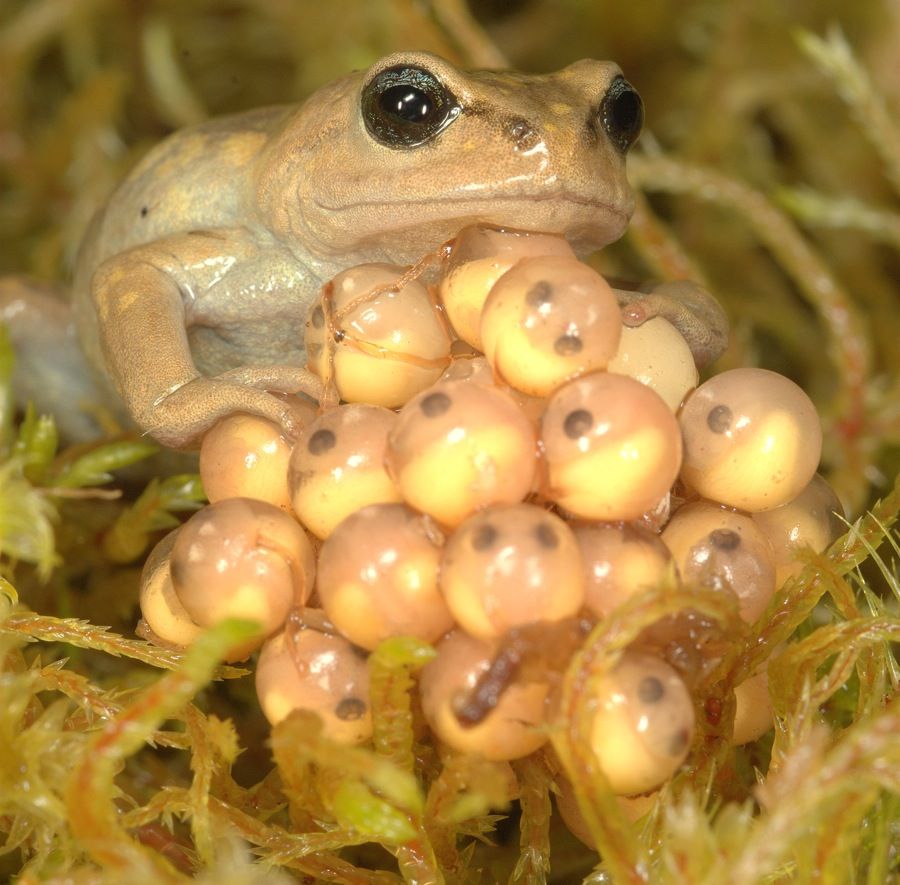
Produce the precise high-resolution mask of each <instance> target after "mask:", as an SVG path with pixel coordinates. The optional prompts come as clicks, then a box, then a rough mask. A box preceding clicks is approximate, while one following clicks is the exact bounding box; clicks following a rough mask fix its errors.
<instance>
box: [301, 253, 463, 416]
mask: <svg viewBox="0 0 900 885" xmlns="http://www.w3.org/2000/svg"><path fill="white" fill-rule="evenodd" d="M405 271H406V268H403V267H395V266H394V265H390V264H363V265H359V266H358V267H353V268H350V270H346V271H344V272H343V273H341V274H338V276H336V277H335V278H334V279H333V280H332V281H331V282H330V283H328V284H327V285H326V286H325V288H324V289H323V292H322V296H321V297H320V299H319V301H318V302H317V303H316V304H315V305H314V307H313V308H312V310H311V311H310V315H309V319H308V321H307V324H306V354H307V362H308V365H309V368H310V370H311V371H313V372H315V373H316V374H317V375H318V376H319V377H320V378H322V379H325V380H332V381H333V382H334V385H335V387H336V388H337V391H338V393H339V395H340V397H341V399H343V400H346V401H347V402H355V403H357V402H362V403H370V404H372V405H377V406H385V407H386V408H389V409H393V408H397V407H398V406H402V405H403V403H405V402H406V401H407V400H408V399H409V398H410V397H411V396H413V394H415V393H417V392H418V391H420V390H423V389H424V388H426V387H428V386H429V385H430V384H433V383H434V382H435V381H436V380H437V379H438V378H439V377H440V375H441V372H443V371H444V369H445V368H446V366H447V364H448V363H449V361H450V336H449V335H448V333H447V330H446V328H445V327H444V324H443V322H442V321H441V318H440V315H439V314H438V312H437V310H436V309H435V306H434V305H433V304H432V303H431V299H430V298H429V296H428V290H427V289H426V288H425V286H424V285H423V284H422V283H420V282H419V281H418V280H413V281H411V282H409V283H407V284H406V285H405V286H403V287H402V288H399V289H391V288H387V289H385V290H384V291H378V292H377V294H376V290H378V289H379V288H380V287H384V286H388V287H390V285H391V284H393V283H396V282H397V280H399V279H400V277H401V276H402V275H403V273H404V272H405Z"/></svg>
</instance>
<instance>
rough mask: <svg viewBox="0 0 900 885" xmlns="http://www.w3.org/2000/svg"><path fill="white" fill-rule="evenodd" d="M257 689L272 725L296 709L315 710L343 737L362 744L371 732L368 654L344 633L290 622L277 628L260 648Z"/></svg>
mask: <svg viewBox="0 0 900 885" xmlns="http://www.w3.org/2000/svg"><path fill="white" fill-rule="evenodd" d="M256 694H257V697H258V698H259V705H260V706H261V707H262V710H263V713H264V714H265V716H266V719H268V720H269V723H270V724H271V725H277V724H278V723H279V722H281V720H282V719H284V718H286V717H287V716H288V715H289V714H290V713H292V712H293V711H294V710H310V711H312V712H314V713H318V714H319V716H320V717H321V718H322V724H323V731H324V734H325V735H326V737H329V738H331V739H332V740H334V741H337V742H338V743H341V744H361V743H363V742H364V741H367V740H368V739H369V738H370V737H371V736H372V711H371V708H370V705H369V673H368V668H367V666H366V655H365V653H361V652H360V650H359V649H358V648H354V646H352V645H351V644H350V643H349V642H348V641H347V640H346V639H344V638H343V637H342V636H332V635H330V634H327V633H320V632H318V631H317V630H311V629H304V630H292V629H291V628H288V630H285V631H282V632H281V633H276V634H275V636H273V637H272V638H271V639H269V640H268V641H267V642H266V644H265V645H264V646H263V649H262V651H261V652H260V654H259V661H258V662H257V664H256Z"/></svg>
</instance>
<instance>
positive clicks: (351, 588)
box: [141, 227, 838, 795]
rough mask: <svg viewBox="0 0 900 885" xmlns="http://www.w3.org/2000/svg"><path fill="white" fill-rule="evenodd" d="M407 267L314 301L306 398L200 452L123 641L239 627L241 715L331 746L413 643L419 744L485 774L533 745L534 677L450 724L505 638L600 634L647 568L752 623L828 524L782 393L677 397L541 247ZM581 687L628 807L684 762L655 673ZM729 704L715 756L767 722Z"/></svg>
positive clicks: (620, 668)
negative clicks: (194, 483)
mask: <svg viewBox="0 0 900 885" xmlns="http://www.w3.org/2000/svg"><path fill="white" fill-rule="evenodd" d="M421 269H422V268H420V267H417V268H414V269H408V268H397V267H392V266H388V265H364V266H360V267H355V268H352V269H350V270H347V271H345V272H344V273H342V274H340V275H339V276H338V277H336V278H335V279H334V280H333V281H332V282H330V283H329V284H327V285H326V286H325V287H324V288H323V290H322V293H321V295H320V299H319V302H318V303H317V304H316V305H315V306H314V307H313V309H312V310H311V312H310V317H309V321H308V324H307V340H306V348H307V354H308V364H309V368H310V369H311V370H312V371H313V372H315V373H316V374H317V375H318V376H319V377H320V378H321V379H322V381H323V384H324V386H325V390H326V393H325V396H324V397H323V403H321V404H313V403H311V402H308V401H301V400H297V401H296V402H295V403H294V408H296V410H297V413H298V422H299V423H300V424H301V425H302V426H303V427H304V430H303V431H302V434H301V435H300V437H299V438H298V439H297V440H296V441H295V442H294V443H293V445H291V444H289V443H288V442H287V441H286V440H285V439H284V438H283V436H282V435H281V432H280V430H279V428H277V427H275V426H273V425H271V424H269V423H268V422H266V421H263V420H262V419H258V418H255V417H252V416H245V415H236V416H233V417H231V418H229V419H227V420H225V421H223V422H221V423H220V424H219V425H217V426H216V427H215V428H214V429H213V430H211V431H210V432H209V433H208V434H207V435H206V437H205V439H204V441H203V447H202V450H201V462H200V464H201V474H202V476H203V481H204V485H205V488H206V491H207V493H208V495H209V498H210V501H211V502H212V503H211V504H210V505H209V506H208V507H206V508H204V509H203V510H201V511H200V512H198V513H197V514H195V515H194V516H193V517H192V518H191V519H190V520H188V521H187V522H186V523H185V524H184V525H183V526H181V527H180V528H179V529H178V530H176V532H174V533H173V534H171V535H169V536H168V537H167V538H165V539H164V540H163V541H162V542H161V543H160V544H159V545H158V546H157V548H156V549H155V550H154V551H153V554H152V555H151V557H150V559H149V560H148V562H147V565H146V567H145V572H144V578H143V585H142V594H141V605H142V611H143V617H144V621H145V626H144V629H145V631H146V632H147V635H150V636H152V637H154V638H156V639H157V640H158V641H162V642H168V643H173V644H177V645H187V644H189V643H190V642H191V641H192V640H193V638H194V637H195V636H196V635H197V633H198V632H199V631H200V630H201V629H203V628H204V627H208V626H210V625H212V624H215V623H217V622H218V621H220V620H221V619H223V618H225V617H230V616H231V617H244V618H250V619H253V620H256V621H257V622H259V623H260V625H261V633H260V636H259V639H258V641H257V642H255V643H253V644H252V645H246V646H244V647H242V648H237V649H234V650H233V654H232V658H233V659H235V660H237V659H241V658H243V657H246V656H247V655H248V654H249V653H250V652H251V651H254V650H255V649H256V648H257V647H259V646H260V645H262V649H261V651H260V654H259V658H258V661H257V665H256V684H257V691H258V696H259V700H260V703H261V706H262V709H263V711H264V712H265V715H266V716H267V717H268V719H269V720H270V721H271V722H272V723H276V722H278V721H280V720H281V719H282V718H284V717H285V716H287V715H288V714H289V713H290V712H291V711H292V710H294V709H297V708H303V709H311V710H315V711H316V712H318V713H319V714H320V716H321V717H322V720H323V723H324V728H325V732H326V733H327V734H329V735H330V736H331V737H332V738H334V739H335V740H338V741H343V742H347V743H360V742H364V741H366V740H367V739H368V738H369V737H370V736H371V733H372V722H371V713H370V709H369V701H368V672H367V663H366V659H367V655H368V653H369V652H371V651H372V650H373V649H375V648H376V647H377V646H378V644H379V643H380V642H382V641H383V640H385V639H387V638H389V637H395V636H412V637H416V638H418V639H421V640H423V641H426V642H430V643H435V645H436V650H437V654H436V657H435V658H434V659H433V660H432V661H431V662H430V663H429V664H428V665H426V666H425V668H424V670H423V671H422V673H421V674H420V678H419V681H418V686H419V692H420V699H421V706H422V710H423V712H424V716H425V719H426V720H427V722H428V724H429V726H430V727H431V729H432V731H433V732H434V734H435V735H436V736H437V738H438V739H440V740H441V741H444V742H445V743H446V744H448V745H450V746H452V747H453V748H455V749H457V750H460V751H465V752H472V753H479V754H481V755H483V756H485V757H487V758H489V759H495V760H502V759H513V758H517V757H521V756H524V755H527V754H529V753H531V752H533V751H535V750H537V749H538V748H539V747H540V746H541V745H542V744H544V743H545V742H546V741H547V739H548V735H549V731H550V725H549V717H551V716H552V715H553V714H552V709H553V704H554V682H553V679H552V678H551V674H550V673H547V674H546V678H544V677H542V676H541V674H540V673H535V672H533V671H534V668H532V671H530V673H529V676H528V678H527V679H525V678H522V679H513V680H512V681H511V682H509V684H507V685H506V686H505V687H504V689H503V690H502V691H499V692H496V693H495V696H493V697H492V698H491V700H490V703H489V705H488V708H487V709H485V710H484V711H483V713H484V715H483V716H480V717H478V720H477V721H466V720H465V717H463V716H461V715H460V711H461V710H462V708H463V706H464V705H465V703H466V701H467V698H468V697H469V695H470V694H471V692H472V691H473V690H474V688H475V687H476V685H477V684H478V683H479V680H480V679H483V677H484V676H485V674H486V673H488V672H489V671H490V669H491V667H492V662H493V661H494V660H495V657H496V655H497V653H498V649H499V648H500V647H501V645H502V644H503V642H504V641H505V640H508V637H509V636H510V635H511V633H513V632H515V631H517V630H522V629H525V628H533V626H534V625H535V624H546V625H548V628H547V629H548V635H550V632H549V631H550V629H551V627H550V625H553V624H560V623H563V622H566V620H567V619H570V620H571V619H575V618H579V617H582V618H583V617H587V618H589V619H593V620H594V621H596V620H598V619H602V618H604V617H606V616H607V615H608V614H609V613H610V612H611V611H612V610H613V609H615V608H616V607H617V606H618V605H620V604H621V603H622V602H623V601H624V600H626V599H628V598H629V597H630V596H632V595H634V594H636V593H639V592H642V591H643V590H645V589H646V588H647V587H651V586H654V585H656V584H658V583H659V582H660V581H662V580H663V579H664V578H666V577H667V576H669V575H671V574H673V573H680V575H681V576H682V578H683V579H684V580H685V581H687V582H692V583H700V584H705V585H708V586H711V587H714V588H716V589H718V590H721V592H724V593H734V594H736V597H737V600H738V605H739V610H740V613H741V615H742V617H743V618H744V619H745V620H747V621H753V620H755V619H756V618H758V617H759V616H760V614H761V613H762V612H763V611H764V609H765V607H766V605H767V603H768V601H769V599H770V598H771V596H772V595H773V594H774V592H775V589H776V586H777V585H778V584H779V583H780V582H781V581H783V580H784V579H785V578H786V577H787V576H788V575H789V574H790V573H791V572H792V570H793V569H795V568H796V567H797V565H796V561H795V558H794V553H795V551H796V549H797V546H798V545H800V546H804V545H811V546H812V547H814V548H816V549H819V550H821V549H823V548H824V547H825V546H826V545H827V543H828V542H829V540H830V539H831V537H832V533H833V517H832V513H833V511H834V510H835V509H838V504H837V501H836V500H835V498H834V495H833V493H832V492H831V490H830V489H829V488H828V486H827V485H826V484H825V482H824V480H822V479H821V478H820V477H818V476H816V475H815V471H816V468H817V465H818V461H819V455H820V450H821V430H820V426H819V421H818V417H817V415H816V411H815V409H814V407H813V405H812V403H811V402H810V400H809V399H808V397H807V396H806V395H805V394H804V393H803V391H802V390H801V389H800V388H799V387H797V385H795V384H794V383H793V382H792V381H790V380H788V379H787V378H784V377H782V376H780V375H778V374H776V373H773V372H769V371H765V370H761V369H752V368H748V369H736V370H732V371H728V372H724V373H722V374H719V375H716V376H714V377H712V378H711V379H710V380H708V381H706V382H705V383H703V384H700V385H699V386H697V384H698V373H697V368H696V366H695V363H694V360H693V358H692V355H691V351H690V349H689V347H688V345H687V343H686V342H685V340H684V338H682V336H681V335H680V334H679V332H678V331H677V330H676V329H675V328H674V326H672V325H671V324H670V323H668V322H667V321H666V320H665V319H662V318H661V317H656V318H654V319H651V320H649V321H648V322H646V323H644V324H643V325H641V326H638V327H635V328H631V327H627V326H623V323H622V318H621V317H622V314H621V311H620V308H619V303H618V300H617V297H616V294H615V291H614V290H613V289H611V288H610V286H609V285H608V283H607V282H606V281H605V280H604V279H603V277H601V276H600V275H599V274H598V273H596V272H595V271H594V270H593V269H592V268H590V267H589V266H587V265H585V264H583V263H581V262H579V261H578V260H577V259H576V257H575V256H574V254H573V253H572V251H571V249H570V247H569V245H568V244H567V243H566V242H565V241H564V240H563V239H561V238H559V237H554V236H550V235H542V234H525V233H519V232H509V231H498V230H493V229H485V228H480V227H476V228H469V229H466V230H465V231H463V232H462V233H461V234H460V236H459V237H458V238H457V239H456V241H455V242H454V244H453V246H452V248H451V249H450V251H449V254H448V255H445V256H444V260H443V263H442V266H441V275H440V279H439V280H438V281H437V282H436V283H435V284H434V285H430V286H429V285H425V284H424V283H423V282H422V281H421ZM673 489H675V490H676V492H677V495H676V494H673ZM533 632H534V631H533V630H532V633H533ZM263 641H264V644H263ZM595 682H596V685H595V687H594V692H595V696H594V697H592V698H591V699H590V701H589V702H590V707H591V711H592V715H593V716H594V726H593V728H592V749H593V751H594V752H595V754H596V756H597V759H598V762H599V764H600V766H601V768H602V770H603V771H604V772H605V773H606V775H607V777H608V779H609V781H610V783H611V785H612V787H613V789H614V790H615V791H616V792H617V793H618V794H621V795H635V794H642V793H646V792H647V791H651V790H654V789H655V788H657V787H658V786H659V785H660V784H661V783H662V782H664V781H665V780H666V779H668V778H669V777H670V776H671V775H672V774H673V773H674V771H675V770H676V769H677V768H678V767H679V766H680V765H681V764H682V763H683V761H684V759H685V758H686V755H687V753H688V750H689V747H690V745H691V739H692V734H693V727H694V712H693V710H694V705H693V703H692V699H691V696H690V691H689V688H688V686H687V685H686V682H685V679H684V678H683V674H681V673H679V671H678V669H677V667H676V666H673V663H672V662H669V661H667V660H665V658H664V656H662V655H660V654H659V653H655V652H653V651H652V650H651V649H649V648H643V647H639V646H637V645H636V646H635V647H632V648H630V649H629V650H628V651H627V652H626V653H625V654H624V655H623V657H622V658H621V660H620V662H619V663H618V664H617V666H616V667H615V668H614V669H613V670H612V672H610V673H609V674H607V675H605V676H603V678H598V679H597V680H595ZM737 695H738V704H737V708H738V712H737V717H736V721H735V724H734V735H735V741H736V742H742V741H747V740H750V739H753V738H755V737H757V736H759V735H760V734H761V733H762V732H764V731H765V730H766V729H767V728H768V726H769V724H770V716H771V714H770V711H769V708H768V704H767V701H766V697H767V692H766V686H765V673H761V674H759V675H758V676H756V677H753V678H752V679H751V680H748V682H747V683H745V684H744V685H743V686H740V687H739V688H738V692H737Z"/></svg>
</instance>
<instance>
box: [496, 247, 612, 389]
mask: <svg viewBox="0 0 900 885" xmlns="http://www.w3.org/2000/svg"><path fill="white" fill-rule="evenodd" d="M621 331H622V319H621V314H620V312H619V304H618V302H617V301H616V297H615V295H614V294H613V291H612V289H611V288H610V287H609V284H608V283H607V282H606V280H604V279H603V277H601V276H600V274H598V273H597V272H596V271H595V270H593V269H592V268H590V267H588V266H587V265H586V264H582V263H581V262H580V261H578V260H577V259H575V258H555V257H551V258H525V259H523V260H522V261H520V262H519V263H518V264H516V266H515V267H513V268H512V269H511V270H510V271H508V272H507V273H505V274H504V275H503V276H502V277H501V278H500V279H499V280H498V281H497V282H496V284H495V285H494V288H493V289H491V294H490V295H489V296H488V298H487V301H485V304H484V312H483V314H482V316H481V340H482V343H483V345H484V355H485V356H486V357H487V358H488V360H489V362H490V363H491V365H492V366H493V367H494V372H495V373H496V374H497V376H498V377H500V378H502V379H503V380H504V381H505V382H506V383H507V384H510V385H511V386H512V387H515V388H516V389H517V390H521V391H522V392H524V393H527V394H529V395H531V396H549V395H550V394H551V393H552V392H553V391H554V390H555V389H556V388H557V387H559V385H560V384H562V383H563V382H564V381H567V380H569V379H570V378H575V377H576V376H578V375H581V374H584V373H585V372H590V371H593V370H595V369H604V368H606V365H607V363H608V362H609V360H610V359H611V358H612V357H613V356H614V355H615V353H616V349H617V348H618V346H619V336H620V334H621Z"/></svg>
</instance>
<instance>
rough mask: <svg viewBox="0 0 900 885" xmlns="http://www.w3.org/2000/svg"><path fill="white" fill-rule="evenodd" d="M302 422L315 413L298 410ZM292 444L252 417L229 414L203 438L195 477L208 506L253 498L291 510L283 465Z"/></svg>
mask: <svg viewBox="0 0 900 885" xmlns="http://www.w3.org/2000/svg"><path fill="white" fill-rule="evenodd" d="M297 414H298V416H299V417H300V419H301V423H307V422H308V421H311V420H312V419H313V418H314V417H315V414H316V409H315V407H314V406H313V405H312V403H310V404H309V405H308V406H307V407H305V408H304V407H299V408H298V409H297ZM290 458H291V445H290V443H289V442H288V441H287V440H286V439H285V438H284V436H283V432H282V429H281V428H280V427H279V426H278V425H277V424H274V423H273V422H271V421H267V420H266V419H265V418H259V417H258V416H256V415H242V414H237V415H231V416H229V417H228V418H225V419H223V420H222V421H219V422H218V424H216V425H215V426H214V427H213V428H212V429H211V430H209V431H208V432H207V434H206V435H205V436H204V437H203V444H202V445H201V447H200V478H201V479H202V480H203V489H204V491H205V492H206V496H207V497H208V498H209V500H210V503H215V502H216V501H223V500H225V498H256V499H257V500H260V501H268V503H270V504H274V505H275V506H276V507H280V508H281V509H282V510H287V511H290V509H291V494H290V490H289V489H288V479H287V475H288V463H289V461H290Z"/></svg>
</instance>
